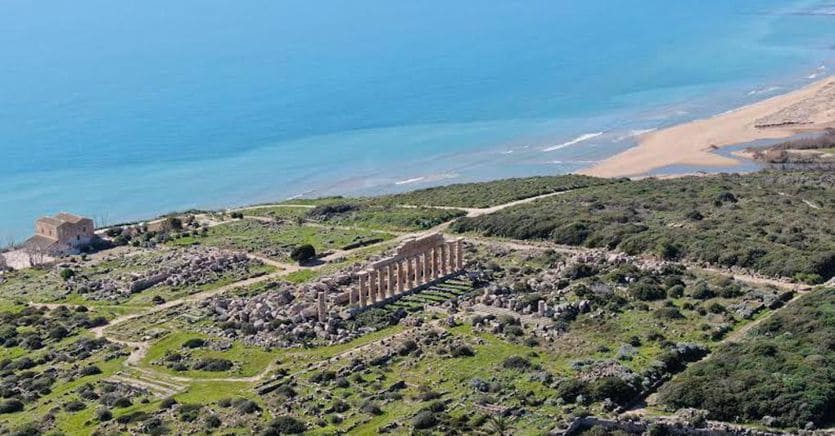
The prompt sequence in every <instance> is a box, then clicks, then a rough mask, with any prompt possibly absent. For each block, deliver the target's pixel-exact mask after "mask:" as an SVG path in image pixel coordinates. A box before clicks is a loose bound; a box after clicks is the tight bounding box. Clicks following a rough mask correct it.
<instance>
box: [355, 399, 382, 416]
mask: <svg viewBox="0 0 835 436" xmlns="http://www.w3.org/2000/svg"><path fill="white" fill-rule="evenodd" d="M360 410H362V411H363V412H365V413H367V414H369V415H382V414H383V410H382V409H380V406H378V405H376V404H374V403H373V402H371V401H365V402H364V403H363V404H362V406H360Z"/></svg>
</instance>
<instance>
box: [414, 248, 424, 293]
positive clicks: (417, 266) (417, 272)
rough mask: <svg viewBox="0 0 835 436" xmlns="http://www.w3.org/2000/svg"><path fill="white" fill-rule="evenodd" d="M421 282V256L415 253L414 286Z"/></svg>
mask: <svg viewBox="0 0 835 436" xmlns="http://www.w3.org/2000/svg"><path fill="white" fill-rule="evenodd" d="M423 283H424V281H423V258H422V257H420V255H417V256H415V286H420V285H422V284H423Z"/></svg>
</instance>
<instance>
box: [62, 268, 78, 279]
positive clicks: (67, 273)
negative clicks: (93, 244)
mask: <svg viewBox="0 0 835 436" xmlns="http://www.w3.org/2000/svg"><path fill="white" fill-rule="evenodd" d="M74 276H75V271H73V270H71V269H69V268H64V269H62V270H61V278H62V279H63V280H64V281H67V280H69V279H71V278H72V277H74Z"/></svg>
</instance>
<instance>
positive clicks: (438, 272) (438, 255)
mask: <svg viewBox="0 0 835 436" xmlns="http://www.w3.org/2000/svg"><path fill="white" fill-rule="evenodd" d="M441 247H443V246H441V245H439V246H437V247H435V264H434V265H433V266H434V268H435V274H434V276H433V277H432V278H435V279H437V278H440V277H441V276H443V275H444V270H443V269H442V267H441V265H443V259H444V249H443V248H441Z"/></svg>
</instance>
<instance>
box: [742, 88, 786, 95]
mask: <svg viewBox="0 0 835 436" xmlns="http://www.w3.org/2000/svg"><path fill="white" fill-rule="evenodd" d="M781 89H783V88H782V87H780V86H769V87H768V88H762V89H754V90H751V91H750V92H748V95H758V94H770V93H772V92H774V91H779V90H781Z"/></svg>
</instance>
